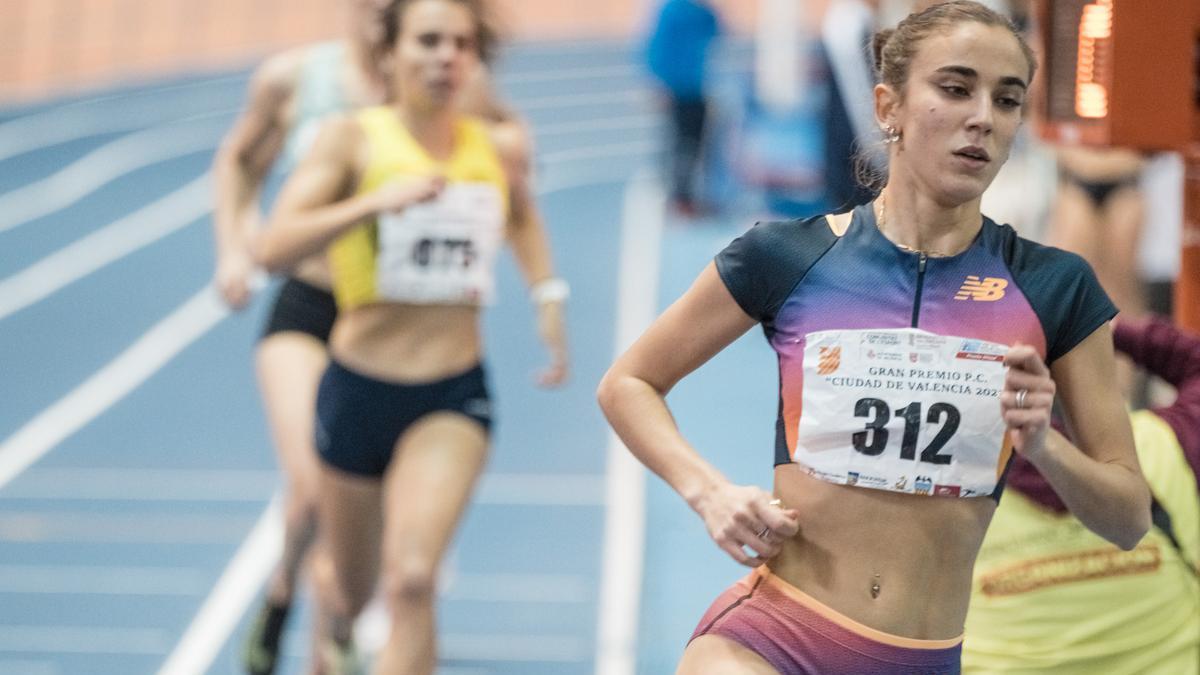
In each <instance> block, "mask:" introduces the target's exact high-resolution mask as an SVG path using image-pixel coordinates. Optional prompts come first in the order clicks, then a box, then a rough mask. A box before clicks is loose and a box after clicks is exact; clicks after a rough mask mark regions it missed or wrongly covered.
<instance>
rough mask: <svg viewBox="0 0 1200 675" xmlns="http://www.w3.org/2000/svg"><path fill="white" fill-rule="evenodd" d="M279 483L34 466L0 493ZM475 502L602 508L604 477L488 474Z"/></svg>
mask: <svg viewBox="0 0 1200 675" xmlns="http://www.w3.org/2000/svg"><path fill="white" fill-rule="evenodd" d="M278 484H279V472H278V471H275V470H245V471H236V470H207V469H136V468H135V469H62V468H55V469H49V468H47V469H37V468H35V469H30V470H29V471H27V472H26V473H25V474H23V475H22V477H21V481H20V482H19V483H16V484H14V485H10V486H9V487H8V488H7V489H5V490H3V491H0V502H4V501H9V500H11V501H22V502H27V501H34V502H37V501H63V500H67V501H85V502H97V501H103V502H153V501H159V502H180V501H185V502H261V501H262V500H263V498H264V497H265V496H266V495H269V494H271V492H273V491H274V490H275V488H276V487H277V486H278ZM474 501H475V503H477V504H489V505H496V506H543V505H549V506H601V505H603V504H604V476H602V475H598V474H597V475H593V474H535V473H488V474H484V476H483V477H482V479H481V481H480V484H479V490H478V491H477V492H476V495H475V499H474ZM11 513H12V512H11V511H10V512H8V513H6V514H0V518H2V517H4V515H9V514H11ZM22 515H31V514H30V512H28V511H26V512H22Z"/></svg>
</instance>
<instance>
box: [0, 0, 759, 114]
mask: <svg viewBox="0 0 1200 675" xmlns="http://www.w3.org/2000/svg"><path fill="white" fill-rule="evenodd" d="M346 1H347V0H0V99H3V100H8V101H13V100H21V99H29V98H31V97H36V96H41V95H46V94H49V93H55V92H60V91H63V90H69V89H74V88H78V87H89V86H96V85H101V84H112V83H114V82H119V81H122V80H132V79H137V78H145V77H153V76H156V75H166V74H170V73H178V72H179V71H180V70H181V69H182V70H204V69H212V68H222V67H228V66H238V65H244V64H247V63H249V62H251V61H253V60H254V59H255V58H256V57H259V56H262V55H264V54H268V53H271V52H274V51H277V50H278V49H280V48H283V47H288V46H291V45H295V44H299V43H303V42H307V41H310V40H314V39H322V38H327V37H334V36H336V35H337V34H338V27H339V26H340V25H341V19H340V7H341V5H342V4H343V3H344V2H346ZM760 1H761V0H726V2H724V3H723V5H724V7H723V8H722V12H723V13H724V16H725V17H726V19H727V21H728V22H729V24H730V25H731V26H732V27H734V29H735V30H742V31H749V30H752V27H753V17H754V16H755V15H756V13H757V8H758V5H759V3H760ZM656 4H657V2H656V0H549V1H548V0H493V2H492V5H493V10H494V12H493V13H494V14H495V15H496V16H499V17H502V21H501V22H500V24H501V26H500V27H501V29H502V31H503V33H504V35H506V36H507V37H508V38H509V39H513V40H521V39H529V38H535V37H536V38H537V39H542V40H545V39H570V38H614V37H628V36H631V35H638V34H640V31H641V28H642V26H643V24H644V23H645V22H646V21H647V20H648V16H649V13H650V11H651V8H652V6H653V5H656Z"/></svg>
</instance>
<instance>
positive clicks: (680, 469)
mask: <svg viewBox="0 0 1200 675" xmlns="http://www.w3.org/2000/svg"><path fill="white" fill-rule="evenodd" d="M754 325H755V320H754V319H752V318H751V317H749V316H747V315H746V313H745V312H744V311H742V308H741V307H740V306H739V305H738V303H737V301H735V300H734V298H733V296H732V295H731V294H730V292H729V290H728V289H727V288H726V287H725V284H724V282H723V281H722V280H721V278H720V276H719V275H718V273H717V270H716V266H715V265H713V264H709V266H708V267H706V268H705V270H704V271H703V272H702V273H701V274H700V277H699V278H698V279H696V281H695V283H694V284H692V287H691V288H690V289H688V291H687V292H686V293H685V294H684V295H683V297H681V298H680V299H679V300H677V301H676V302H675V303H674V304H673V305H671V307H669V308H668V309H667V310H666V311H665V312H664V313H663V314H662V316H660V317H659V318H658V319H657V320H656V321H655V322H654V324H653V325H651V326H650V328H649V329H647V331H646V332H645V334H643V335H642V336H641V337H640V338H639V339H638V340H637V342H635V343H634V344H633V346H632V347H630V348H629V350H628V351H627V352H625V353H624V354H622V355H621V356H620V358H618V359H617V361H616V363H614V364H613V366H612V368H610V369H609V371H608V373H607V374H606V375H605V376H604V379H603V380H602V381H601V382H600V388H599V390H598V392H597V397H598V398H599V401H600V407H601V408H603V410H604V414H605V415H606V416H607V417H608V421H609V423H610V424H612V427H613V429H614V430H615V431H616V432H617V435H618V436H620V438H621V440H622V441H624V443H625V446H626V447H628V448H629V450H630V452H632V453H633V454H634V456H635V457H637V458H638V460H640V461H641V462H642V463H643V464H645V465H646V467H648V468H649V469H650V470H651V471H653V472H654V473H656V474H658V475H659V476H660V477H661V478H662V479H663V480H665V481H666V482H667V483H668V484H669V485H670V486H671V487H672V488H673V489H674V490H675V491H676V492H678V493H679V494H680V496H682V497H683V498H684V499H685V500H686V501H687V503H688V505H689V506H691V507H692V509H693V510H695V511H696V513H698V514H699V515H700V516H701V517H702V518H703V519H704V522H705V526H706V527H707V528H708V532H709V534H710V535H711V536H712V538H713V539H714V540H715V541H716V542H717V545H718V546H720V548H721V549H722V550H724V551H725V552H726V553H728V554H729V555H730V556H731V557H732V558H733V559H734V560H737V561H738V562H740V563H742V564H743V565H748V566H751V567H753V566H757V565H760V564H762V563H763V562H764V561H765V560H766V559H767V558H770V557H771V556H773V555H775V554H776V553H778V552H779V547H780V545H781V543H782V542H783V541H784V540H785V539H787V538H790V537H792V536H793V535H795V534H796V532H797V530H798V527H799V524H798V522H797V514H796V513H795V512H794V511H790V510H787V509H781V508H777V507H776V506H774V505H772V504H771V503H770V501H771V495H770V493H768V492H766V491H765V490H762V489H760V488H757V487H753V486H738V485H734V484H732V483H731V482H730V481H729V479H727V478H726V477H725V476H724V475H722V474H721V473H720V472H719V471H718V470H717V469H716V468H715V467H714V466H712V465H711V464H709V463H708V462H707V461H705V460H704V459H703V458H702V457H701V456H700V454H699V453H697V452H696V450H695V449H694V448H692V446H691V445H690V444H689V443H688V442H687V440H686V439H684V437H683V435H682V434H680V432H679V428H678V427H677V426H676V425H675V420H674V418H672V416H671V412H670V410H668V409H667V404H666V400H665V397H666V394H667V392H669V391H670V390H671V388H672V387H674V386H675V383H677V382H678V381H679V380H680V379H682V378H683V377H684V376H686V375H687V374H688V373H690V372H692V371H693V370H695V369H696V368H699V367H700V366H701V365H702V364H704V362H706V361H708V360H709V359H710V358H712V357H713V356H714V355H716V354H717V352H719V351H721V350H722V349H724V348H725V347H726V346H727V345H729V344H730V343H732V342H733V341H734V340H736V339H737V338H738V337H739V336H740V335H742V334H743V333H745V332H746V331H747V330H749V329H750V328H751V327H752V326H754ZM763 528H769V529H770V534H769V535H768V536H766V537H759V536H758V535H759V533H760V532H762V531H763ZM743 545H745V546H747V547H749V548H751V549H752V550H754V552H755V553H757V554H758V556H757V557H751V556H748V555H746V553H745V552H744V551H743V550H742V546H743Z"/></svg>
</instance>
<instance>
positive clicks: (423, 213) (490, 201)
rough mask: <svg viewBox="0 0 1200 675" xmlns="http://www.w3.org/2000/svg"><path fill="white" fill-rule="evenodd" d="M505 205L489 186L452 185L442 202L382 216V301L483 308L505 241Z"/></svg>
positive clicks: (491, 290) (379, 270)
mask: <svg viewBox="0 0 1200 675" xmlns="http://www.w3.org/2000/svg"><path fill="white" fill-rule="evenodd" d="M504 217H505V213H504V200H503V198H502V197H501V195H500V191H499V190H498V189H497V188H496V186H495V185H492V184H490V183H452V184H450V185H447V186H446V188H445V189H444V190H443V191H442V193H441V194H440V195H439V196H438V198H437V199H435V200H432V201H429V202H425V203H423V204H416V205H414V206H410V207H408V208H407V209H404V210H403V211H401V212H399V213H387V214H381V215H380V216H379V221H378V222H379V257H378V261H377V269H376V281H377V285H378V290H379V297H380V299H383V300H390V301H393V302H403V303H415V304H484V303H488V302H491V300H492V296H493V295H494V293H495V288H494V286H495V279H494V276H493V267H494V265H495V260H496V254H497V253H498V252H499V249H500V246H501V245H502V244H503V240H504Z"/></svg>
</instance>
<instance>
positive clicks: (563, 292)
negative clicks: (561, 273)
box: [529, 277, 571, 305]
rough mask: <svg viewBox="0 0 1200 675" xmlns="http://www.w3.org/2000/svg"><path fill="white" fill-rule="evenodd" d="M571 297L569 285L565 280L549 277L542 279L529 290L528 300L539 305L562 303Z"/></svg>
mask: <svg viewBox="0 0 1200 675" xmlns="http://www.w3.org/2000/svg"><path fill="white" fill-rule="evenodd" d="M569 297H571V285H570V284H568V283H567V280H566V279H562V278H560V277H550V278H548V279H542V280H541V281H539V282H537V283H536V284H534V285H533V286H531V287H530V289H529V299H530V300H532V301H534V302H535V303H537V304H539V305H544V304H546V303H547V302H564V301H565V300H566V299H567V298H569Z"/></svg>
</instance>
